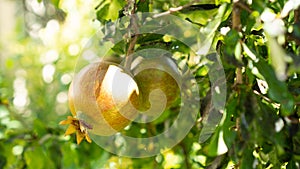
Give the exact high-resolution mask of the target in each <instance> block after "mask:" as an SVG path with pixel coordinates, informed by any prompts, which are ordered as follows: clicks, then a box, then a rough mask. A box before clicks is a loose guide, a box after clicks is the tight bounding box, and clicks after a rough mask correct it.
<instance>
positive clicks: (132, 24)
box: [124, 0, 139, 70]
mask: <svg viewBox="0 0 300 169" xmlns="http://www.w3.org/2000/svg"><path fill="white" fill-rule="evenodd" d="M130 3H132V4H130ZM130 6H132V7H133V9H132V11H131V12H129V11H127V12H128V14H129V16H131V18H130V24H129V26H128V35H129V36H130V37H129V38H130V42H129V46H128V49H127V53H126V59H125V64H124V66H125V69H128V70H130V68H131V63H132V61H133V56H132V53H133V52H134V47H135V44H136V41H137V38H138V34H139V27H138V18H137V16H136V15H135V11H136V1H135V0H133V1H129V2H128V8H130ZM131 29H133V33H134V34H133V35H132V36H131V32H130V31H131Z"/></svg>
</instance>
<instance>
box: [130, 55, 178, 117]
mask: <svg viewBox="0 0 300 169" xmlns="http://www.w3.org/2000/svg"><path fill="white" fill-rule="evenodd" d="M135 64H136V66H135V67H134V68H133V74H134V79H135V81H136V83H137V85H138V87H139V91H140V104H139V110H141V111H145V113H147V114H149V115H152V116H153V115H155V114H157V113H160V112H159V111H163V110H166V109H168V108H169V107H170V106H171V105H172V104H173V103H174V102H175V100H176V99H178V97H179V95H180V87H179V85H180V83H181V82H180V77H181V76H180V73H179V70H178V69H177V66H176V64H175V62H174V61H173V60H172V59H171V58H170V57H167V56H160V57H151V58H143V59H141V60H140V61H137V63H135Z"/></svg>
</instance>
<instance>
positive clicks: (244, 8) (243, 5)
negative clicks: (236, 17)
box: [235, 1, 253, 13]
mask: <svg viewBox="0 0 300 169" xmlns="http://www.w3.org/2000/svg"><path fill="white" fill-rule="evenodd" d="M235 4H236V6H237V7H239V8H240V9H243V10H245V11H247V12H248V13H252V12H253V10H252V9H251V8H250V7H249V6H247V5H246V4H244V3H243V2H240V1H238V2H236V3H235Z"/></svg>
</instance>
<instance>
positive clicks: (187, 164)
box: [179, 142, 191, 168]
mask: <svg viewBox="0 0 300 169" xmlns="http://www.w3.org/2000/svg"><path fill="white" fill-rule="evenodd" d="M179 145H180V147H181V148H182V151H183V154H184V163H185V166H186V168H191V164H190V162H189V152H188V150H187V148H186V146H185V145H184V143H183V142H181V143H180V144H179Z"/></svg>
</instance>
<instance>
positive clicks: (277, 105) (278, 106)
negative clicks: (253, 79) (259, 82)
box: [253, 90, 280, 109]
mask: <svg viewBox="0 0 300 169" xmlns="http://www.w3.org/2000/svg"><path fill="white" fill-rule="evenodd" d="M253 93H254V94H256V95H257V96H259V97H261V98H262V99H264V100H265V101H267V102H269V103H272V104H273V105H274V106H275V108H277V109H279V108H280V104H278V103H274V101H273V100H271V99H270V98H268V97H266V96H264V95H262V94H261V93H259V92H258V91H257V90H253Z"/></svg>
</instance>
